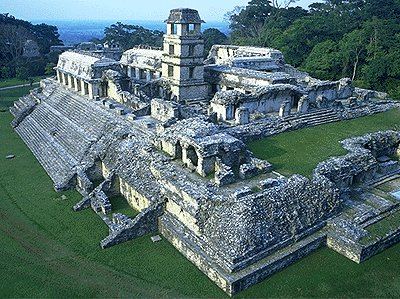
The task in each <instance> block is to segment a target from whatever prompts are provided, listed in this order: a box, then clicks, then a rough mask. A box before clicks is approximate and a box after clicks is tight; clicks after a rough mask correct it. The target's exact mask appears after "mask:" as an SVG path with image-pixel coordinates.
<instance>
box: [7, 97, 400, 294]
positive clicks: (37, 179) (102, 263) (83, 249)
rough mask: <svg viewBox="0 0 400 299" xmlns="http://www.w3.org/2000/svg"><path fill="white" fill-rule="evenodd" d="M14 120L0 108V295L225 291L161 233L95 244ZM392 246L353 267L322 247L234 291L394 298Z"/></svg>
mask: <svg viewBox="0 0 400 299" xmlns="http://www.w3.org/2000/svg"><path fill="white" fill-rule="evenodd" d="M4 101H5V98H4V97H3V95H2V94H1V93H0V103H1V104H2V105H3V106H4V107H7V106H8V105H9V104H4V103H2V102H4ZM11 119H12V118H11V115H10V114H9V113H8V112H3V113H0V244H1V246H0V281H1V283H0V297H2V298H3V297H128V296H129V297H140V298H143V297H152V298H156V297H157V298H159V297H203V298H204V297H207V298H215V297H218V298H219V297H225V298H226V297H227V296H226V295H224V293H223V292H222V291H221V290H220V289H219V288H218V287H217V286H215V285H214V284H213V283H212V282H211V281H210V280H208V278H207V277H206V276H205V275H203V274H202V273H201V272H200V271H199V270H198V269H197V268H196V267H195V266H193V265H192V264H191V263H190V262H189V261H187V260H186V259H185V258H184V257H183V256H182V255H180V254H179V252H178V251H177V250H175V249H174V248H173V247H172V246H171V245H170V244H169V243H168V242H166V241H165V240H163V241H161V242H158V243H152V242H151V240H150V236H145V237H142V238H139V239H137V240H133V241H130V242H127V243H124V244H121V245H118V246H114V247H112V248H110V249H106V250H102V249H101V248H100V246H99V242H100V240H101V239H102V238H104V237H105V236H107V234H108V229H107V227H106V226H105V225H104V224H103V222H102V221H101V220H100V218H99V217H98V216H97V215H95V213H94V212H92V211H90V210H85V211H82V212H74V211H73V210H72V209H71V207H72V206H73V204H75V203H76V202H77V201H79V200H80V199H81V198H80V196H79V194H78V193H77V192H75V191H70V192H64V193H61V194H60V193H56V192H55V191H54V190H53V188H52V187H53V186H52V182H51V180H50V179H49V177H48V176H47V175H46V173H45V172H44V170H43V169H42V168H41V166H40V165H39V163H38V162H37V161H36V160H35V158H34V156H33V155H32V154H31V152H30V151H29V150H28V149H27V147H26V146H25V145H24V143H23V142H22V140H21V139H20V138H19V137H18V136H17V135H16V134H15V133H14V132H13V130H12V129H11V127H10V126H9V123H10V122H11ZM299 133H300V132H299ZM10 153H12V154H15V155H16V158H15V159H13V160H6V159H5V158H4V157H5V156H6V155H7V154H10ZM62 194H65V195H66V196H67V199H66V200H62V199H61V195H62ZM399 251H400V244H399V245H397V246H394V247H392V248H390V249H388V250H386V251H385V252H383V253H382V254H379V255H377V256H376V257H374V258H372V259H371V260H368V261H366V262H365V263H363V264H361V265H357V264H355V263H353V262H351V261H350V260H348V259H346V258H345V257H343V256H341V255H339V254H337V253H335V252H332V251H331V250H329V249H326V248H324V249H321V250H318V251H317V252H315V253H314V254H312V255H310V256H309V257H307V258H304V259H302V260H301V261H299V262H297V263H296V264H294V265H293V266H291V267H288V268H287V269H285V270H283V271H281V272H279V273H278V274H276V275H274V276H272V277H271V278H269V279H267V280H265V281H264V282H262V283H260V284H258V285H256V286H254V287H252V288H250V289H248V290H246V291H244V292H242V293H240V294H239V296H238V297H247V298H254V297H340V298H342V297H393V298H395V297H399V296H400V269H399V265H400V254H399Z"/></svg>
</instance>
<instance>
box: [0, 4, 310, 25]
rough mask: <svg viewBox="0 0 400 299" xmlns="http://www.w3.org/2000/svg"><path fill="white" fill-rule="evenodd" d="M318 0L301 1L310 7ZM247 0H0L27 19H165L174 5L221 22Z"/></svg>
mask: <svg viewBox="0 0 400 299" xmlns="http://www.w3.org/2000/svg"><path fill="white" fill-rule="evenodd" d="M313 2H316V1H315V0H300V1H299V2H298V3H297V4H298V5H301V6H303V7H307V6H308V5H309V4H310V3H313ZM247 3H248V0H139V1H138V0H131V1H129V0H0V12H1V13H6V12H8V13H10V14H12V15H14V16H15V17H17V18H19V19H25V20H30V21H31V20H68V19H74V20H161V19H162V20H164V19H165V18H166V17H167V16H168V12H169V10H170V9H172V8H178V7H190V8H195V9H197V10H199V12H200V15H201V17H202V18H203V19H204V20H205V21H207V20H208V21H222V20H223V16H224V14H225V13H226V12H227V11H230V10H232V9H233V8H234V7H235V6H237V5H239V6H243V5H246V4H247Z"/></svg>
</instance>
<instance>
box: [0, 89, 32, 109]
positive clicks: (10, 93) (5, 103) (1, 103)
mask: <svg viewBox="0 0 400 299" xmlns="http://www.w3.org/2000/svg"><path fill="white" fill-rule="evenodd" d="M29 90H31V87H21V88H16V89H7V90H0V99H1V100H0V111H4V110H8V108H9V107H11V106H12V105H13V102H14V101H16V100H18V98H19V97H20V96H21V94H22V95H24V94H27V93H29Z"/></svg>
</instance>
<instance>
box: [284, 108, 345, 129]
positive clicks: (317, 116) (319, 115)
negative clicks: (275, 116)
mask: <svg viewBox="0 0 400 299" xmlns="http://www.w3.org/2000/svg"><path fill="white" fill-rule="evenodd" d="M284 119H285V121H301V122H307V124H308V125H310V126H317V125H322V124H326V123H331V122H337V121H340V120H341V119H340V118H339V116H338V115H337V113H336V111H335V110H332V109H323V110H318V111H315V112H311V113H307V114H300V115H293V116H288V117H285V118H284Z"/></svg>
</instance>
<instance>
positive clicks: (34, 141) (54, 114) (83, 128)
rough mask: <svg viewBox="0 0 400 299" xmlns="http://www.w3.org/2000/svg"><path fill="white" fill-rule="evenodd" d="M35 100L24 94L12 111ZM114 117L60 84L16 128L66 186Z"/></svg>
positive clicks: (47, 168) (61, 184)
mask: <svg viewBox="0 0 400 299" xmlns="http://www.w3.org/2000/svg"><path fill="white" fill-rule="evenodd" d="M33 100H34V98H33V97H32V95H28V96H26V97H23V98H21V99H20V100H19V101H17V102H16V103H15V105H14V107H13V109H12V110H13V112H15V113H18V111H20V109H22V110H23V109H25V108H24V107H25V106H24V105H26V103H30V102H31V101H33ZM112 118H113V117H112V115H110V114H109V113H108V112H107V111H105V110H104V109H101V108H100V107H96V104H95V103H93V102H90V101H88V100H87V99H85V98H82V97H80V96H79V95H76V94H73V93H71V92H68V91H66V90H64V89H63V88H58V89H56V90H54V91H52V93H51V94H49V97H47V98H45V99H43V100H42V101H41V103H40V104H38V105H36V108H35V109H34V110H33V111H32V112H31V113H30V114H28V115H27V116H26V117H24V119H23V120H22V121H21V122H20V123H19V124H18V125H17V127H16V132H17V133H18V134H19V135H20V136H21V138H22V139H23V140H24V142H25V143H26V144H27V146H28V147H29V148H30V150H31V151H32V153H33V154H34V155H35V157H36V158H37V160H38V161H39V162H40V164H41V165H42V166H43V167H44V169H45V170H46V172H47V173H48V174H49V176H50V177H51V178H52V180H53V181H54V183H55V185H56V186H57V185H58V186H64V185H65V184H66V183H68V182H69V180H70V179H71V178H72V176H73V175H74V169H75V166H76V165H77V164H78V163H79V161H81V160H82V158H83V157H84V156H85V155H86V153H87V151H88V150H89V148H90V147H91V145H92V144H93V143H94V142H96V141H97V140H98V139H99V138H100V137H101V136H102V134H103V133H104V128H105V127H106V126H108V125H109V123H110V121H111V120H112Z"/></svg>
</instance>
